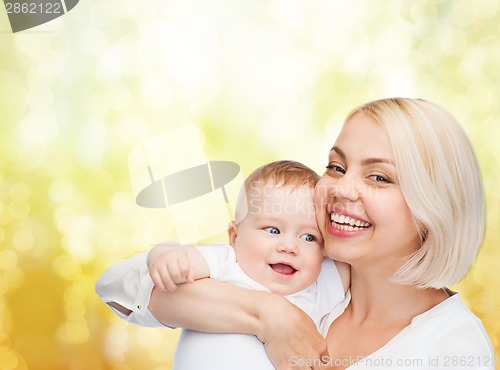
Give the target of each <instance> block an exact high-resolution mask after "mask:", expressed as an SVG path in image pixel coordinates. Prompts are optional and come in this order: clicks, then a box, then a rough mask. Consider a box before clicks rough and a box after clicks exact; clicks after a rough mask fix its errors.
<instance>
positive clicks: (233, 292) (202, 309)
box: [149, 279, 327, 369]
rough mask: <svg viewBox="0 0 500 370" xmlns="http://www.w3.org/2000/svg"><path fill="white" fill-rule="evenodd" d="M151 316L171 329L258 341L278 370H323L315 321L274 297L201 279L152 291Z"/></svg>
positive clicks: (322, 343) (322, 344) (322, 342)
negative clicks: (248, 336) (249, 337)
mask: <svg viewBox="0 0 500 370" xmlns="http://www.w3.org/2000/svg"><path fill="white" fill-rule="evenodd" d="M149 310H150V311H151V313H152V314H153V316H154V317H155V318H156V319H157V320H158V321H159V322H161V323H162V324H164V325H168V326H177V327H183V328H187V329H192V330H196V331H202V332H215V333H241V334H251V335H256V336H257V337H258V338H259V339H260V340H261V341H262V342H263V343H264V346H265V347H266V351H267V354H268V356H269V358H270V359H271V361H272V362H273V364H274V365H275V366H276V368H277V369H292V368H293V369H311V368H316V367H317V368H319V359H321V357H322V356H324V355H327V352H326V342H325V340H324V338H323V337H322V336H321V335H320V334H319V333H318V331H317V329H316V326H315V325H314V323H313V321H312V320H311V318H310V317H309V316H307V315H306V314H305V313H304V312H303V311H302V310H301V309H299V308H298V307H296V306H295V305H293V304H292V303H290V302H289V301H288V300H286V299H285V298H283V297H280V296H277V295H274V294H271V293H267V292H261V291H254V290H249V289H244V288H240V287H236V286H233V285H230V284H227V283H223V282H219V281H216V280H211V279H201V280H198V281H196V282H194V283H193V284H181V285H179V286H178V289H177V290H176V291H175V292H161V291H159V290H158V289H153V292H152V294H151V300H150V303H149ZM306 359H307V360H308V361H306ZM299 360H303V361H299ZM310 364H316V365H317V366H309V365H310Z"/></svg>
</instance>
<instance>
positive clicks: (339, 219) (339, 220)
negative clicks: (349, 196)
mask: <svg viewBox="0 0 500 370" xmlns="http://www.w3.org/2000/svg"><path fill="white" fill-rule="evenodd" d="M330 219H331V221H332V226H333V227H334V228H336V229H339V230H346V231H356V230H362V229H365V228H367V227H369V226H370V223H368V222H364V221H361V220H356V219H354V218H352V217H349V216H344V215H339V214H336V213H331V214H330Z"/></svg>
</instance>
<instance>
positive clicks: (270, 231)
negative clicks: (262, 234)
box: [264, 226, 280, 234]
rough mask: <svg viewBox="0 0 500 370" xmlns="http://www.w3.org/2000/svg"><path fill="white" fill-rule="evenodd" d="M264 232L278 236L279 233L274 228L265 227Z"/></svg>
mask: <svg viewBox="0 0 500 370" xmlns="http://www.w3.org/2000/svg"><path fill="white" fill-rule="evenodd" d="M264 231H267V232H268V233H269V234H280V231H279V230H278V229H277V228H275V227H272V226H271V227H266V228H265V229H264Z"/></svg>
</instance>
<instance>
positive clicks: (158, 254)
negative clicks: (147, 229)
mask: <svg viewBox="0 0 500 370" xmlns="http://www.w3.org/2000/svg"><path fill="white" fill-rule="evenodd" d="M147 262H148V269H149V273H150V275H151V279H152V280H153V282H154V284H155V286H156V287H157V288H158V289H159V290H161V291H170V292H173V291H175V290H176V289H177V284H183V283H186V282H187V283H192V282H193V281H195V280H198V279H202V278H207V277H209V276H210V270H209V267H208V264H207V262H206V261H205V258H204V257H203V255H202V254H201V253H200V252H199V251H198V250H197V249H196V248H195V247H193V246H172V245H171V244H170V245H167V244H158V245H156V246H154V247H153V248H152V249H151V250H150V251H149V253H148V258H147Z"/></svg>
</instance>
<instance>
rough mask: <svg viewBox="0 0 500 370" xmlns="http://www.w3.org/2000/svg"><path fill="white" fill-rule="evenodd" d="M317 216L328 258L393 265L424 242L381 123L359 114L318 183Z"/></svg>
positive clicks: (346, 128)
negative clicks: (402, 190)
mask: <svg viewBox="0 0 500 370" xmlns="http://www.w3.org/2000/svg"><path fill="white" fill-rule="evenodd" d="M315 204H316V207H317V219H318V225H319V228H320V231H321V233H322V234H323V237H324V241H325V251H326V254H327V255H328V257H330V258H332V259H336V260H339V261H343V262H347V263H350V264H352V265H353V266H354V265H355V264H356V263H358V264H360V263H362V264H366V263H373V262H377V264H378V265H377V266H379V265H380V264H381V267H387V268H390V269H391V270H393V268H392V267H394V268H397V267H399V266H401V265H402V263H403V261H402V257H405V256H408V255H409V254H411V253H412V252H413V251H415V250H416V249H417V248H418V246H419V244H420V242H419V237H418V234H417V230H416V227H415V225H414V223H413V220H412V216H411V213H410V210H409V208H408V206H407V204H406V201H405V199H404V198H403V194H402V193H401V189H400V187H399V184H398V180H397V168H396V166H395V160H394V155H393V153H392V148H391V145H390V143H389V139H388V137H387V135H386V134H385V132H384V130H383V128H382V127H381V126H380V124H379V123H378V122H377V121H375V120H374V119H373V118H372V117H371V116H369V115H368V114H366V113H363V112H361V113H356V114H355V115H354V116H353V117H352V118H351V119H350V120H349V121H348V122H347V123H346V124H345V126H344V128H343V129H342V131H341V132H340V135H339V137H338V139H337V141H336V142H335V145H334V146H333V148H332V149H331V151H330V153H329V159H328V167H327V170H326V172H325V174H324V175H323V177H322V178H321V180H320V181H319V182H318V184H317V185H316V191H315Z"/></svg>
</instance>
